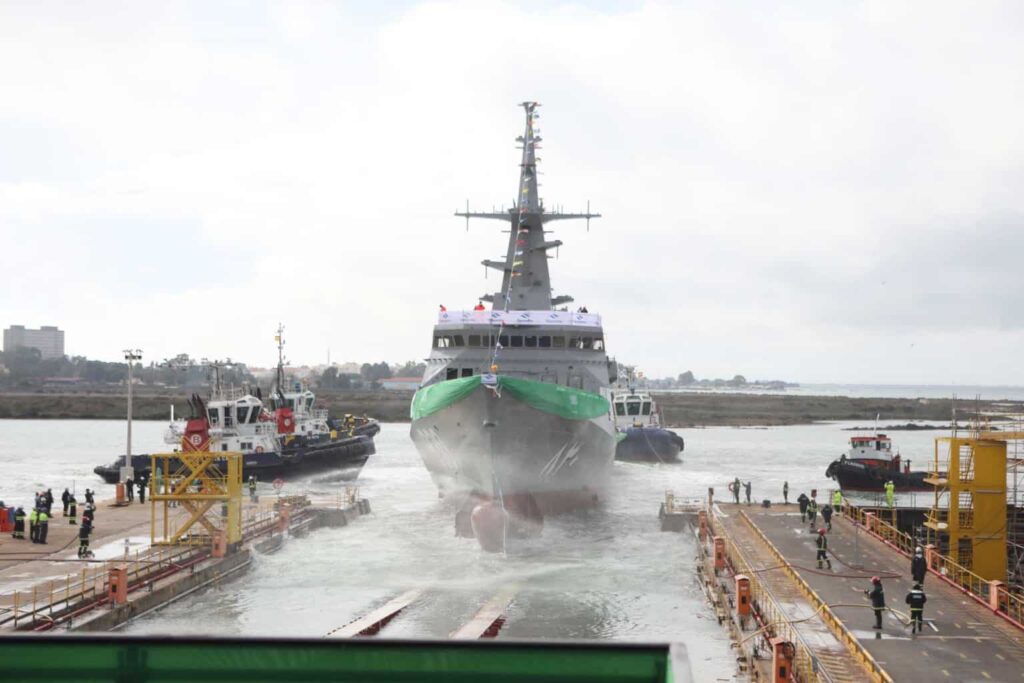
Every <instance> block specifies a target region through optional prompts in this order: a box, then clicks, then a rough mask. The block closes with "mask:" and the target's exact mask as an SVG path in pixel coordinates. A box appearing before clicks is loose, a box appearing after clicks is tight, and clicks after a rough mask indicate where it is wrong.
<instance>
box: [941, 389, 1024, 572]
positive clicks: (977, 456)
mask: <svg viewBox="0 0 1024 683" xmlns="http://www.w3.org/2000/svg"><path fill="white" fill-rule="evenodd" d="M1005 408H1006V410H1005V412H987V413H985V414H982V413H980V412H978V413H977V414H976V415H975V417H974V418H973V419H972V420H971V421H970V423H969V425H968V427H967V428H966V429H959V428H957V426H956V423H955V422H954V429H953V434H952V436H949V437H940V438H937V439H935V455H934V459H933V461H932V465H931V467H930V468H929V469H930V472H929V476H928V478H927V479H926V480H925V481H926V482H927V483H929V484H931V485H932V486H934V487H935V494H934V501H933V504H932V508H931V510H930V511H929V513H928V516H927V518H926V521H925V525H924V526H925V531H926V539H927V542H928V543H929V544H931V545H934V546H935V549H936V550H937V551H938V552H940V553H942V554H943V555H945V556H947V557H949V558H950V559H951V560H953V561H954V562H956V563H957V564H959V565H960V566H962V567H963V568H965V569H967V570H969V571H971V572H973V573H974V574H977V575H978V576H980V577H982V578H984V579H986V580H996V581H1005V582H1007V583H1009V584H1010V585H1011V586H1013V587H1015V588H1017V589H1020V588H1024V511H1022V509H1021V500H1020V494H1021V493H1022V486H1021V484H1022V482H1021V479H1020V477H1021V475H1022V474H1024V472H1022V468H1020V463H1021V458H1022V457H1024V416H1022V415H1021V414H1019V413H1018V412H1011V411H1019V406H1006V407H1005Z"/></svg>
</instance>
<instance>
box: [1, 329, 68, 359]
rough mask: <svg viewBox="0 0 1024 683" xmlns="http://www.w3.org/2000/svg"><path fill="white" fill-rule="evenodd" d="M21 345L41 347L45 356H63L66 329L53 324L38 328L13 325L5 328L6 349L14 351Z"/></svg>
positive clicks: (40, 350) (40, 349)
mask: <svg viewBox="0 0 1024 683" xmlns="http://www.w3.org/2000/svg"><path fill="white" fill-rule="evenodd" d="M19 346H27V347H29V348H32V349H39V352H40V353H41V354H42V355H43V358H61V357H62V356H63V355H64V330H58V329H57V328H56V327H54V326H52V325H44V326H43V327H40V328H39V329H38V330H29V329H26V328H25V326H24V325H11V326H10V327H8V328H7V329H6V330H4V351H13V350H14V349H16V348H18V347H19Z"/></svg>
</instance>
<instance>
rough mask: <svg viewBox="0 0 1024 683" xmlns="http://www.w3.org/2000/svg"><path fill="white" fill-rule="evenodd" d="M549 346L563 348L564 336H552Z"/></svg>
mask: <svg viewBox="0 0 1024 683" xmlns="http://www.w3.org/2000/svg"><path fill="white" fill-rule="evenodd" d="M551 348H553V349H564V348H565V337H552V338H551Z"/></svg>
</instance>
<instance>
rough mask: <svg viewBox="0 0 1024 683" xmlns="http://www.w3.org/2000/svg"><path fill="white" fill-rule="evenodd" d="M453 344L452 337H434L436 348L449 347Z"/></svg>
mask: <svg viewBox="0 0 1024 683" xmlns="http://www.w3.org/2000/svg"><path fill="white" fill-rule="evenodd" d="M451 345H452V339H451V337H434V348H438V349H447V348H448V347H449V346H451Z"/></svg>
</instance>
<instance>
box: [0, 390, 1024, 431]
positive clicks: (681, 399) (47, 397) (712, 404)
mask: <svg viewBox="0 0 1024 683" xmlns="http://www.w3.org/2000/svg"><path fill="white" fill-rule="evenodd" d="M653 394H654V397H655V400H657V401H658V404H659V406H660V407H661V410H662V415H663V422H664V424H665V425H666V426H669V427H716V426H735V427H755V426H777V425H798V424H813V423H815V422H829V421H839V420H843V421H847V420H859V421H860V423H861V424H868V425H870V424H872V423H873V422H874V420H875V417H876V416H880V417H881V419H882V420H884V421H887V422H892V421H904V422H906V421H910V420H929V421H942V422H945V423H948V422H949V420H950V418H951V415H952V414H953V401H952V400H951V399H933V398H929V399H921V398H850V397H845V396H804V395H799V396H797V395H785V394H781V395H780V394H741V393H730V392H722V393H715V392H700V393H679V392H657V391H655V392H653ZM411 399H412V392H411V391H383V390H381V391H321V392H317V404H318V406H319V407H321V408H327V409H328V410H329V411H330V413H331V415H332V416H341V415H344V414H345V413H353V414H357V415H363V414H365V415H369V416H371V417H374V418H377V419H378V420H381V421H382V422H408V421H409V402H410V400H411ZM172 403H173V404H174V412H175V415H176V416H177V417H187V416H188V404H187V402H186V397H185V396H183V395H179V394H174V395H171V394H165V393H164V394H146V393H142V394H141V395H136V397H135V401H134V406H133V414H134V417H135V418H136V419H139V420H167V419H169V417H170V406H171V404H172ZM964 403H965V402H964V401H960V402H959V403H958V406H959V408H960V411H961V414H963V411H964V408H965V405H964ZM995 403H996V402H989V401H980V402H975V401H971V402H970V408H971V409H972V410H974V409H980V410H986V409H989V408H992V407H993V405H994V404H995ZM998 403H999V404H1000V405H1001V406H1005V405H1006V402H1005V401H999V402H998ZM1017 405H1018V410H1019V411H1021V412H1024V402H1022V403H1018V404H1017ZM125 412H126V405H125V397H124V395H117V394H74V393H52V394H51V393H0V419H43V420H119V419H124V417H125Z"/></svg>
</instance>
